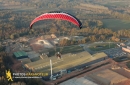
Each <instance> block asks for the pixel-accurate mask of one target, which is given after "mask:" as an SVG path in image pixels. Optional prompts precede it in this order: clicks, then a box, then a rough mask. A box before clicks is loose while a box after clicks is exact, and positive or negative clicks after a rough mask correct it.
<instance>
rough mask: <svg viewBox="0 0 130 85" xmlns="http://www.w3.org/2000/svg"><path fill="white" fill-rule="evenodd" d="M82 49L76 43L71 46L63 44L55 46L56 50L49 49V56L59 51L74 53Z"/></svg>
mask: <svg viewBox="0 0 130 85" xmlns="http://www.w3.org/2000/svg"><path fill="white" fill-rule="evenodd" d="M81 51H84V49H83V47H80V46H78V45H75V46H74V45H73V46H63V47H57V48H56V50H55V49H54V48H53V49H50V50H49V56H52V55H54V54H55V53H56V52H61V53H62V54H65V53H74V52H81Z"/></svg>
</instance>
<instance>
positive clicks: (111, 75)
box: [89, 69, 128, 85]
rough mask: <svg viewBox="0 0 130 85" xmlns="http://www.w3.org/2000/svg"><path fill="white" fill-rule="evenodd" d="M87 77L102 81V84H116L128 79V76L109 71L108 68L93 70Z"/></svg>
mask: <svg viewBox="0 0 130 85" xmlns="http://www.w3.org/2000/svg"><path fill="white" fill-rule="evenodd" d="M89 77H91V78H93V79H95V80H97V81H99V82H102V83H103V84H104V85H110V84H112V85H113V84H114V85H115V84H117V83H119V82H122V81H126V80H128V78H126V77H124V76H122V75H120V74H118V73H116V72H114V71H111V70H109V69H105V70H102V71H100V72H95V73H92V74H90V75H89Z"/></svg>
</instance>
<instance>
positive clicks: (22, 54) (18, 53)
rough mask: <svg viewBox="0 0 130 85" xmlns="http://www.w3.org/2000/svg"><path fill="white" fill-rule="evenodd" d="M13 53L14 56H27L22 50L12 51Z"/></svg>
mask: <svg viewBox="0 0 130 85" xmlns="http://www.w3.org/2000/svg"><path fill="white" fill-rule="evenodd" d="M14 55H15V57H16V58H20V57H22V56H27V54H26V52H24V51H17V52H14Z"/></svg>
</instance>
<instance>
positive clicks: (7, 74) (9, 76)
mask: <svg viewBox="0 0 130 85" xmlns="http://www.w3.org/2000/svg"><path fill="white" fill-rule="evenodd" d="M6 78H7V79H8V81H13V79H12V76H11V72H10V70H8V71H7V70H6Z"/></svg>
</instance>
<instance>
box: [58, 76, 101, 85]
mask: <svg viewBox="0 0 130 85" xmlns="http://www.w3.org/2000/svg"><path fill="white" fill-rule="evenodd" d="M60 85H99V84H96V83H94V82H93V81H90V80H89V79H87V78H84V77H81V78H73V79H70V80H67V81H65V82H63V83H60Z"/></svg>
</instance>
